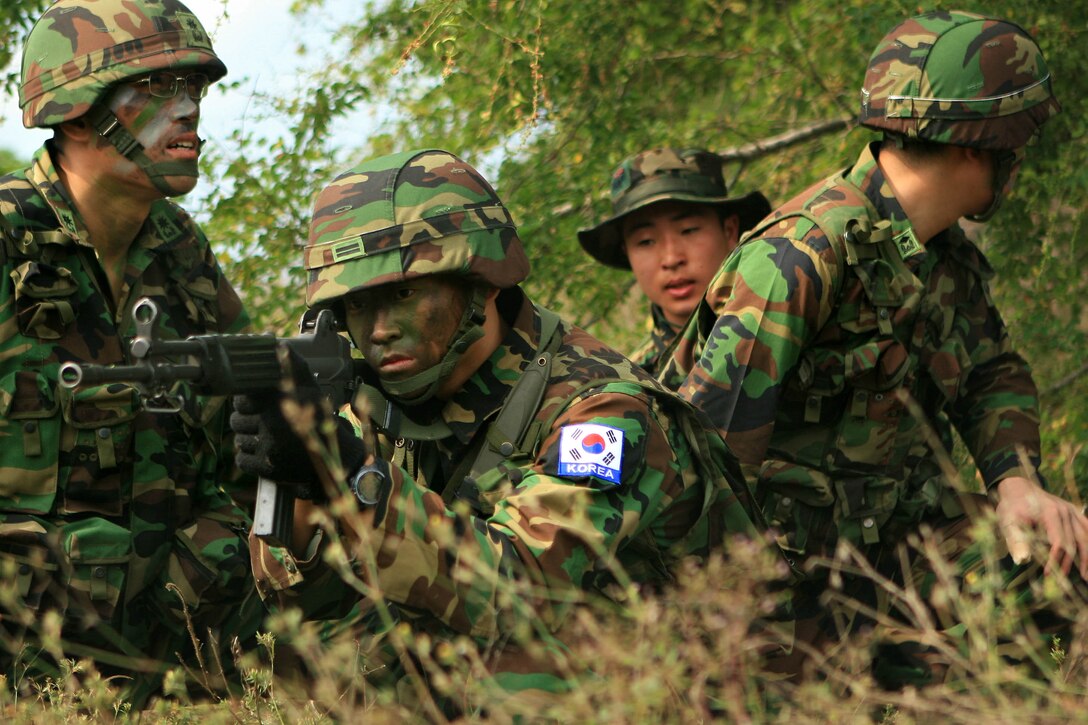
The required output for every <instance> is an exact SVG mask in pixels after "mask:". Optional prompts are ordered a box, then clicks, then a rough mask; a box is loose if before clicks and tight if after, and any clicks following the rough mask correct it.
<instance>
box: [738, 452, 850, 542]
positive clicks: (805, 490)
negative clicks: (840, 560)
mask: <svg viewBox="0 0 1088 725" xmlns="http://www.w3.org/2000/svg"><path fill="white" fill-rule="evenodd" d="M755 494H756V500H757V501H758V502H759V505H760V507H761V508H762V509H763V512H764V515H765V516H766V517H767V523H768V524H769V525H770V526H771V527H772V529H775V530H777V531H778V532H779V536H778V544H779V546H781V547H782V549H783V550H784V551H785V552H786V553H787V555H789V556H790V557H791V558H793V557H801V556H803V555H804V554H805V553H807V552H808V551H809V550H810V549H812V550H814V551H818V550H820V549H821V548H822V547H823V545H828V546H830V545H831V544H833V543H834V538H835V532H834V528H833V524H832V512H833V509H832V506H833V504H834V503H835V491H834V486H833V484H832V482H831V479H830V477H828V476H827V474H825V473H823V472H822V471H818V470H816V469H814V468H809V467H808V466H803V465H799V464H796V463H791V462H789V461H780V460H774V459H770V460H766V461H764V462H763V466H762V467H761V468H760V472H759V480H758V483H757V484H756V491H755ZM814 547H815V548H814Z"/></svg>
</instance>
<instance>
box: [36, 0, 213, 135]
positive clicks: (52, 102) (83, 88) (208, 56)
mask: <svg viewBox="0 0 1088 725" xmlns="http://www.w3.org/2000/svg"><path fill="white" fill-rule="evenodd" d="M168 68H170V69H173V68H200V69H201V70H203V71H204V72H206V73H207V74H208V77H209V78H210V79H211V80H213V81H215V80H219V79H220V78H222V77H223V76H224V75H226V72H227V68H226V66H225V65H223V62H222V61H221V60H219V58H218V56H216V54H215V51H214V50H212V43H211V40H210V39H209V37H208V34H207V33H206V32H205V31H204V27H203V26H202V25H201V24H200V21H199V20H197V18H196V16H195V15H193V14H192V13H191V12H190V11H189V9H188V8H187V7H185V5H183V4H181V3H180V2H178V0H58V2H56V3H54V4H53V5H51V6H50V7H49V9H48V10H46V11H45V13H44V14H43V15H42V16H41V18H39V19H38V22H37V23H35V24H34V27H33V28H32V29H31V30H30V34H29V35H27V38H26V43H25V44H24V46H23V67H22V80H21V82H20V85H19V107H20V108H22V109H23V125H24V126H26V127H27V128H33V127H43V128H44V127H49V126H54V125H56V124H58V123H61V122H63V121H69V120H72V119H75V118H79V117H80V116H82V115H84V114H85V113H87V111H88V110H90V108H91V106H92V105H94V103H95V102H97V101H98V100H99V99H100V98H101V96H102V94H103V93H104V92H105V91H106V90H107V89H108V88H109V87H110V86H111V85H112V84H114V83H117V82H118V81H121V80H124V79H125V78H129V77H133V76H139V75H144V74H146V73H149V72H151V71H156V70H163V69H168Z"/></svg>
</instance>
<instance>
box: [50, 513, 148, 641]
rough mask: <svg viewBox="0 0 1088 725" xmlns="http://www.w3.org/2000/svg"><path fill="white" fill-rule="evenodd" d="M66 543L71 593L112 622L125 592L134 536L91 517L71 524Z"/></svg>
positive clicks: (102, 520)
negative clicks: (69, 566)
mask: <svg viewBox="0 0 1088 725" xmlns="http://www.w3.org/2000/svg"><path fill="white" fill-rule="evenodd" d="M63 541H64V551H65V554H67V556H68V561H69V562H70V563H71V570H70V572H69V574H68V588H69V590H70V591H71V592H72V593H73V595H74V596H76V597H78V599H79V600H81V601H84V602H88V603H89V604H85V605H84V606H89V607H90V608H92V609H93V610H94V612H95V613H96V614H97V615H98V616H99V617H101V618H102V619H103V620H104V621H106V622H110V621H111V620H112V619H113V614H114V612H115V611H116V609H117V603H118V602H119V601H120V600H121V594H122V592H123V591H124V586H125V573H126V571H127V568H128V560H129V552H130V551H131V541H132V535H131V534H130V533H129V531H128V530H127V529H124V528H122V527H121V526H118V525H117V524H114V523H110V522H109V521H106V520H105V519H101V518H89V519H83V520H82V521H76V522H74V523H70V524H67V525H66V526H65V527H64V530H63Z"/></svg>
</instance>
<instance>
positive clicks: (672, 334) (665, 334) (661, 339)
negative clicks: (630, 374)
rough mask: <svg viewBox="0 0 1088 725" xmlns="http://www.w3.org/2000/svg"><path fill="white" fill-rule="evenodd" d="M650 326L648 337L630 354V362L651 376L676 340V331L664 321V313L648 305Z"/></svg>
mask: <svg viewBox="0 0 1088 725" xmlns="http://www.w3.org/2000/svg"><path fill="white" fill-rule="evenodd" d="M650 324H651V325H652V327H651V328H650V335H649V336H648V337H647V338H646V339H645V340H643V341H642V343H641V344H640V345H639V346H638V347H637V348H636V349H635V351H634V352H633V353H631V360H632V362H634V363H635V364H636V365H638V366H639V367H640V368H642V369H643V370H645V371H646V372H648V373H650V374H651V375H653V374H654V373H655V372H656V371H657V366H658V365H659V364H660V363H661V356H662V355H664V354H665V350H667V349H668V347H669V345H671V344H672V341H673V340H675V339H676V332H677V330H676V328H674V327H673V326H672V324H670V323H669V321H668V320H666V319H665V312H664V310H662V309H661V307H659V306H658V305H650Z"/></svg>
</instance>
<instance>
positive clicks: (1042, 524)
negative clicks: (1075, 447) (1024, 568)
mask: <svg viewBox="0 0 1088 725" xmlns="http://www.w3.org/2000/svg"><path fill="white" fill-rule="evenodd" d="M996 493H997V496H998V504H997V522H998V525H999V526H1000V527H1001V533H1002V534H1003V535H1004V536H1005V541H1006V542H1007V543H1008V547H1009V554H1010V555H1011V556H1012V558H1013V561H1015V562H1016V563H1018V564H1019V563H1023V562H1025V561H1027V560H1028V559H1029V558H1030V557H1031V535H1032V530H1033V529H1041V530H1042V531H1043V533H1045V534H1046V538H1047V542H1048V543H1049V544H1050V554H1049V557H1048V559H1047V563H1046V569H1045V570H1044V573H1050V572H1051V571H1052V570H1053V567H1054V566H1060V567H1061V570H1062V572H1063V573H1065V574H1068V573H1069V572H1070V571H1071V570H1072V568H1073V564H1074V562H1076V561H1078V560H1079V561H1080V566H1079V568H1078V571H1079V572H1080V575H1081V577H1082V578H1084V579H1088V518H1086V517H1085V515H1084V512H1083V511H1081V510H1080V509H1079V508H1077V507H1076V506H1075V505H1073V504H1072V503H1070V502H1069V501H1066V500H1065V499H1063V498H1060V497H1058V496H1055V495H1054V494H1052V493H1049V492H1047V491H1044V490H1043V489H1042V488H1040V487H1039V486H1038V485H1036V484H1035V483H1033V482H1031V481H1030V480H1028V479H1026V478H1023V477H1019V476H1014V477H1011V478H1006V479H1004V480H1003V481H1001V482H1000V483H998V485H997V488H996Z"/></svg>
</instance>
